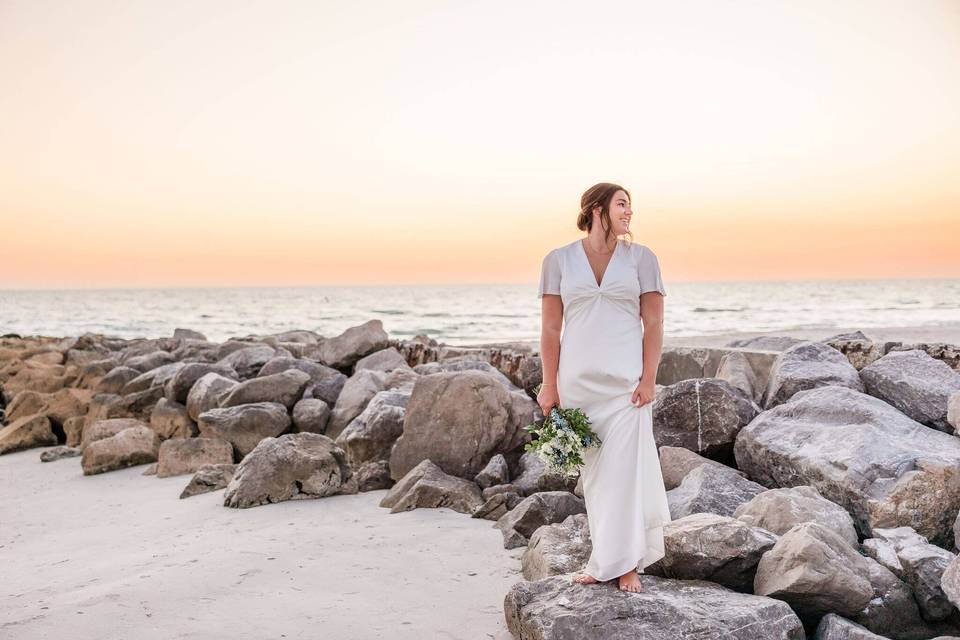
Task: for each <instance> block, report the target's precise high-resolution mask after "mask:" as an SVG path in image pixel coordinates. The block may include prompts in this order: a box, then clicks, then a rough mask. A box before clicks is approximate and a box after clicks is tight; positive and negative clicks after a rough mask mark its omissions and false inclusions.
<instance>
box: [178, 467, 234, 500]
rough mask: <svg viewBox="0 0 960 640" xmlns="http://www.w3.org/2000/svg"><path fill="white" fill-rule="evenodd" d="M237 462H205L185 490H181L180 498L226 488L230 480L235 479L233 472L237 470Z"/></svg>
mask: <svg viewBox="0 0 960 640" xmlns="http://www.w3.org/2000/svg"><path fill="white" fill-rule="evenodd" d="M236 467H237V465H235V464H205V465H203V466H202V467H200V468H199V469H197V471H196V473H194V474H193V477H192V478H190V482H189V483H188V484H187V486H186V487H184V488H183V491H182V492H180V499H181V500H182V499H183V498H189V497H190V496H196V495H200V494H201V493H210V492H211V491H217V490H219V489H225V488H226V487H227V485H228V484H230V480H232V479H233V473H234V471H235V470H236Z"/></svg>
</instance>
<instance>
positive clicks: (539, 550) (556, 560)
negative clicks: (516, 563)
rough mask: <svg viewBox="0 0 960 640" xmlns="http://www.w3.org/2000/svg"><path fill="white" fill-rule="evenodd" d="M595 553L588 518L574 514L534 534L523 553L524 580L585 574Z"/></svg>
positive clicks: (580, 514) (581, 514) (582, 514)
mask: <svg viewBox="0 0 960 640" xmlns="http://www.w3.org/2000/svg"><path fill="white" fill-rule="evenodd" d="M592 550H593V545H592V543H591V541H590V524H589V522H588V521H587V514H585V513H575V514H573V515H571V516H568V517H567V518H565V519H564V520H563V522H555V523H553V524H547V525H544V526H542V527H540V528H538V529H537V530H536V531H534V532H533V535H532V536H530V544H529V545H528V546H527V549H526V551H524V552H523V557H522V558H521V568H522V571H523V577H524V578H526V579H527V580H540V579H542V578H546V577H547V576H555V575H561V574H564V573H573V572H576V571H582V570H583V568H584V567H585V566H586V564H587V561H588V560H589V559H590V553H591V551H592Z"/></svg>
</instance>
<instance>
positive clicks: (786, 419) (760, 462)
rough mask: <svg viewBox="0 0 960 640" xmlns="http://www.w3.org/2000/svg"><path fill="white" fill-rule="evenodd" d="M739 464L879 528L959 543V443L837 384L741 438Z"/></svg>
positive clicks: (813, 392)
mask: <svg viewBox="0 0 960 640" xmlns="http://www.w3.org/2000/svg"><path fill="white" fill-rule="evenodd" d="M734 454H735V456H736V460H737V466H738V467H739V468H740V469H742V470H744V471H746V472H747V474H748V475H749V477H750V478H752V479H753V480H755V481H757V482H759V483H761V484H764V485H767V486H769V487H789V486H795V485H800V484H805V485H810V486H813V487H815V488H816V489H817V491H819V492H820V494H821V495H822V496H823V497H825V498H826V499H828V500H830V501H831V502H834V503H836V504H838V505H840V506H842V507H843V508H844V509H846V510H847V512H848V513H850V515H851V516H853V519H854V524H855V525H856V526H857V529H858V532H859V533H860V534H861V536H863V537H871V533H870V532H871V530H872V528H873V527H884V528H887V527H896V526H899V525H910V526H913V527H914V528H915V529H916V530H917V531H919V532H920V533H922V534H923V535H925V536H927V538H928V539H929V540H930V541H931V542H934V543H937V544H941V545H942V546H944V547H950V545H952V544H953V531H952V528H951V527H952V525H953V518H954V517H955V514H956V513H957V511H960V439H958V438H956V437H954V436H950V435H948V434H945V433H942V432H940V431H937V430H935V429H931V428H929V427H925V426H923V425H921V424H920V423H918V422H916V421H914V420H911V419H910V418H908V417H907V416H905V415H903V414H902V413H900V412H899V411H897V410H896V409H894V408H893V407H891V406H890V405H888V404H887V403H885V402H883V401H882V400H878V399H877V398H874V397H872V396H869V395H867V394H865V393H859V392H857V391H854V390H852V389H847V388H844V387H839V386H827V387H820V388H817V389H810V390H807V391H801V392H799V393H797V394H796V395H795V396H793V398H791V400H790V401H789V402H787V403H785V404H783V405H780V406H778V407H775V408H773V409H771V410H769V411H764V412H763V413H761V414H760V415H759V416H757V417H756V419H754V420H753V422H751V423H750V424H749V425H747V426H746V427H744V428H743V429H742V430H741V431H740V435H739V436H738V437H737V442H736V445H735V447H734Z"/></svg>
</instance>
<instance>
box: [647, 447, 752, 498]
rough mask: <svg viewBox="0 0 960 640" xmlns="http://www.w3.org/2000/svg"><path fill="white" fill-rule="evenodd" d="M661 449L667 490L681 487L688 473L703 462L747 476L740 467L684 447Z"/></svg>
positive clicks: (661, 460)
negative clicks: (734, 467)
mask: <svg viewBox="0 0 960 640" xmlns="http://www.w3.org/2000/svg"><path fill="white" fill-rule="evenodd" d="M659 451H660V470H661V472H662V474H663V485H664V488H665V489H666V490H667V491H669V490H670V489H676V488H677V487H679V486H680V483H681V482H683V479H684V478H685V477H687V474H688V473H690V472H691V471H693V470H694V469H696V468H697V467H699V466H700V465H702V464H712V465H714V466H716V467H720V468H721V470H724V471H733V472H735V473H737V474H739V475H741V476H743V477H746V474H744V473H743V472H742V471H739V470H738V469H733V468H732V467H728V466H727V465H725V464H723V463H722V462H717V461H716V460H711V459H710V458H704V457H703V456H701V455H699V454H697V453H694V452H693V451H690V449H686V448H684V447H671V446H662V447H659Z"/></svg>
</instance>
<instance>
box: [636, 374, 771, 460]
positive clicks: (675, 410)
mask: <svg viewBox="0 0 960 640" xmlns="http://www.w3.org/2000/svg"><path fill="white" fill-rule="evenodd" d="M759 409H760V407H758V406H757V404H756V403H755V402H753V400H751V399H749V398H747V397H746V396H745V395H744V394H743V392H742V391H740V390H739V389H737V388H736V387H734V386H733V385H731V384H730V383H729V382H727V381H726V380H720V379H719V378H695V379H692V380H683V381H681V382H678V383H676V384H672V385H670V386H668V387H665V388H664V389H663V391H662V392H661V393H659V394H658V395H657V399H656V400H655V401H654V406H653V435H654V438H655V439H656V441H657V445H658V446H670V447H684V448H685V449H690V450H691V451H693V452H695V453H699V454H701V455H703V456H705V457H707V458H711V459H714V460H720V461H723V462H726V461H729V460H731V458H732V454H733V442H734V440H735V439H736V437H737V432H739V431H740V429H741V428H742V427H743V426H744V425H745V424H747V423H749V422H750V421H751V420H753V418H754V416H756V415H757V413H758V412H759Z"/></svg>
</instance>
